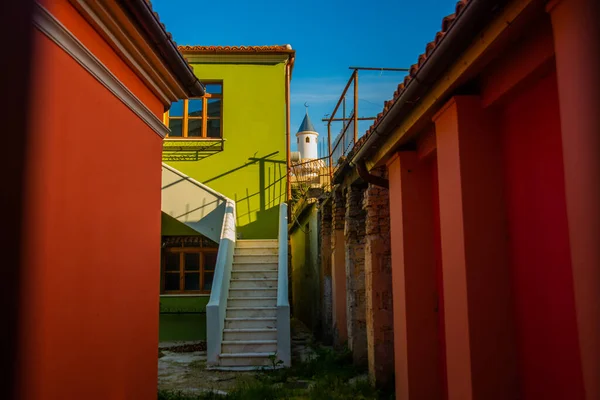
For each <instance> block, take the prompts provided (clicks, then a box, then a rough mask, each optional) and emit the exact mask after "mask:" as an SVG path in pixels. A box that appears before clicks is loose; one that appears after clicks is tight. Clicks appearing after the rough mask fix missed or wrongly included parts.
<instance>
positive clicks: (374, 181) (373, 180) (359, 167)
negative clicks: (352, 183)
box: [356, 160, 390, 189]
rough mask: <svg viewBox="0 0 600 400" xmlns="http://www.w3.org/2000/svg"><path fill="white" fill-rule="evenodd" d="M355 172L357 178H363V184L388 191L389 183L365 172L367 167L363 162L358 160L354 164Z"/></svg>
mask: <svg viewBox="0 0 600 400" xmlns="http://www.w3.org/2000/svg"><path fill="white" fill-rule="evenodd" d="M356 171H357V172H358V176H360V177H361V178H363V180H364V181H365V182H367V183H370V184H371V185H375V186H380V187H382V188H386V189H389V187H390V182H389V181H388V180H387V179H385V178H382V177H380V176H377V175H373V174H370V173H369V171H368V170H367V166H366V165H365V161H364V160H360V161H359V162H358V164H356Z"/></svg>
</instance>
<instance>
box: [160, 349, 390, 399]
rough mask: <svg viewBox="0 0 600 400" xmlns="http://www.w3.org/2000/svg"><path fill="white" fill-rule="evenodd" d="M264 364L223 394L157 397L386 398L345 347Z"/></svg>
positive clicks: (165, 396) (169, 393) (170, 393)
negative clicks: (289, 362)
mask: <svg viewBox="0 0 600 400" xmlns="http://www.w3.org/2000/svg"><path fill="white" fill-rule="evenodd" d="M275 367H276V365H275V364H274V365H273V367H266V368H265V369H263V370H262V371H260V372H257V373H256V375H255V376H254V379H250V380H243V381H240V382H239V383H238V384H237V385H236V386H235V387H234V388H233V390H229V391H228V393H227V394H218V393H214V392H205V393H193V394H186V393H183V392H173V391H159V393H158V400H217V399H218V400H223V399H226V400H300V399H306V400H350V399H356V400H388V399H393V395H392V394H391V393H381V392H380V391H378V390H377V389H375V388H374V387H373V386H371V384H370V383H369V382H368V380H367V379H366V377H365V373H366V371H365V370H364V369H362V368H358V367H356V366H355V365H353V364H352V354H351V353H350V351H348V350H344V351H336V350H333V349H330V348H323V347H317V346H315V348H314V354H312V355H311V356H309V357H308V358H307V359H306V360H305V361H302V362H301V361H297V362H295V363H293V365H292V367H291V368H275Z"/></svg>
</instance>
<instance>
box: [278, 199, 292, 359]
mask: <svg viewBox="0 0 600 400" xmlns="http://www.w3.org/2000/svg"><path fill="white" fill-rule="evenodd" d="M287 214H288V207H287V204H286V203H281V204H280V205H279V238H278V242H279V265H278V268H277V271H278V272H277V358H278V359H279V360H281V361H283V365H284V366H286V367H289V366H291V364H292V357H291V352H292V348H291V336H290V302H289V299H288V216H287Z"/></svg>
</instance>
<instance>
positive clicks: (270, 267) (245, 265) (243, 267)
mask: <svg viewBox="0 0 600 400" xmlns="http://www.w3.org/2000/svg"><path fill="white" fill-rule="evenodd" d="M248 270H250V271H256V270H261V271H277V263H276V262H273V263H257V262H245V261H234V262H233V265H232V267H231V272H232V273H233V272H238V271H248Z"/></svg>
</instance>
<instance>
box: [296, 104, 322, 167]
mask: <svg viewBox="0 0 600 400" xmlns="http://www.w3.org/2000/svg"><path fill="white" fill-rule="evenodd" d="M296 138H297V142H298V151H299V152H300V159H302V160H314V159H317V158H319V154H318V151H317V150H318V148H319V146H318V140H319V133H318V132H317V130H316V129H315V127H314V125H313V124H312V122H311V121H310V118H309V117H308V110H307V111H306V115H305V116H304V119H303V120H302V124H300V128H299V129H298V132H297V133H296Z"/></svg>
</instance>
